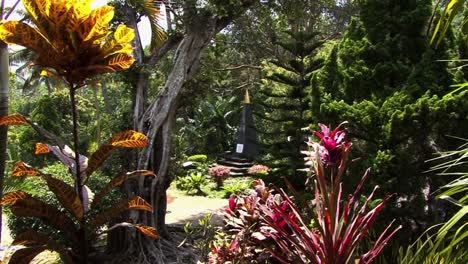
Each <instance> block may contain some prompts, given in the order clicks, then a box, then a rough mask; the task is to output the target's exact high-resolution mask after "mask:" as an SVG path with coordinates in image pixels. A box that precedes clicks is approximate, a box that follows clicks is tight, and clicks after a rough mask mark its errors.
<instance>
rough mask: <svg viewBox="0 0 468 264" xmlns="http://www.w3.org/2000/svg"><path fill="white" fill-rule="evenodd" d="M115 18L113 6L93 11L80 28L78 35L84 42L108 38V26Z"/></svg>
mask: <svg viewBox="0 0 468 264" xmlns="http://www.w3.org/2000/svg"><path fill="white" fill-rule="evenodd" d="M113 16H114V8H113V7H112V6H101V7H98V8H96V9H93V10H92V11H91V13H90V14H89V15H88V16H87V19H86V20H85V21H83V23H81V24H80V25H79V27H78V35H79V36H80V38H81V39H82V40H83V41H95V40H97V39H101V38H104V37H106V36H107V32H108V31H109V29H108V27H107V24H109V22H110V21H111V20H112V17H113Z"/></svg>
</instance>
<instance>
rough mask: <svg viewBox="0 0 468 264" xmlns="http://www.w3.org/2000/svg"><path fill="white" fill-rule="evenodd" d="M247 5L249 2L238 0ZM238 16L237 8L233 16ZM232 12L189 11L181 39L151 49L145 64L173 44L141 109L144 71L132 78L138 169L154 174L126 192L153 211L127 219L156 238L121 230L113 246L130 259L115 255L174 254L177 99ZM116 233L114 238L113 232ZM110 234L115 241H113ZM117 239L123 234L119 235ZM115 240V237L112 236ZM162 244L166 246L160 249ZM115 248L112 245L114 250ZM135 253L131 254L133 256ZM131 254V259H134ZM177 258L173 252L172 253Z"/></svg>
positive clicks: (151, 258)
mask: <svg viewBox="0 0 468 264" xmlns="http://www.w3.org/2000/svg"><path fill="white" fill-rule="evenodd" d="M242 2H243V7H244V8H247V7H249V6H250V5H252V4H253V3H254V2H255V0H243V1H242ZM238 14H240V12H237V13H236V15H238ZM236 15H232V16H225V17H221V18H220V17H218V16H216V15H213V14H211V13H209V12H205V11H204V12H195V13H194V14H193V16H192V17H191V18H190V22H189V23H188V24H189V26H188V27H187V28H186V33H185V34H184V36H183V37H181V36H175V37H174V36H173V37H169V39H168V40H167V41H166V42H165V43H164V44H163V45H162V46H161V47H160V48H159V50H157V51H155V52H154V53H153V54H152V55H151V57H149V58H147V59H148V60H147V61H146V63H148V64H149V65H154V64H155V63H156V62H157V61H158V60H159V59H160V58H161V57H162V56H163V55H164V54H165V53H166V52H167V51H168V50H170V49H171V48H172V47H174V46H177V49H176V51H175V56H174V60H173V66H172V70H171V72H170V74H169V76H168V78H167V80H166V84H165V86H164V87H163V88H162V89H161V91H160V92H159V94H158V96H157V97H156V99H154V101H153V102H152V103H151V104H150V105H149V106H148V108H147V109H146V110H145V111H144V112H143V107H142V105H143V104H142V99H143V100H146V98H145V95H144V94H143V93H142V91H145V88H146V89H147V85H148V78H149V75H146V76H145V75H143V74H141V75H140V76H139V78H143V79H140V80H138V81H137V83H136V88H137V89H136V91H137V94H136V96H137V97H138V98H136V100H135V103H136V104H135V106H137V109H134V112H133V113H134V118H135V119H137V120H134V128H135V129H136V130H138V131H140V132H143V133H145V134H146V135H147V137H148V142H149V144H148V146H147V147H146V148H145V149H144V150H143V151H142V152H141V153H140V155H139V158H138V169H149V170H152V171H154V172H156V174H157V176H156V177H155V178H153V179H151V178H149V177H142V178H140V179H138V182H133V183H130V184H127V188H126V192H127V195H139V196H141V197H143V198H144V199H145V200H147V201H148V202H150V203H151V205H152V206H153V209H154V211H153V213H146V212H145V213H141V212H132V213H131V214H130V215H129V219H127V220H128V221H131V222H134V223H142V224H145V225H149V226H153V227H156V228H157V230H158V233H159V235H160V236H161V237H162V239H161V240H159V241H157V242H156V243H150V241H148V239H147V238H145V237H143V236H141V235H140V234H138V233H136V232H135V231H134V230H126V231H125V232H126V235H125V239H124V240H123V241H122V243H119V244H120V245H118V249H119V251H120V252H123V250H124V249H125V253H124V254H125V255H127V256H133V257H134V258H132V259H121V260H120V261H122V262H128V261H132V263H164V261H165V259H166V258H167V257H168V255H171V253H174V252H175V250H176V249H175V247H174V245H173V243H171V237H170V234H169V233H168V231H167V229H166V226H165V216H166V207H167V202H166V190H167V188H168V187H169V185H170V184H171V182H172V180H173V179H172V178H171V176H170V174H169V173H168V172H169V165H170V164H169V161H170V148H171V138H172V128H173V125H174V122H175V119H176V115H177V109H178V99H179V94H180V92H181V90H182V89H183V87H184V85H185V83H186V82H187V81H189V80H191V79H192V78H193V76H194V74H195V73H196V71H197V70H198V68H199V67H198V66H199V62H200V57H201V54H202V52H203V50H204V49H205V48H206V47H207V46H208V44H209V43H210V41H211V40H212V39H213V37H214V36H215V34H216V33H218V32H219V31H220V30H222V29H223V28H225V27H226V26H227V25H228V24H229V23H230V22H231V21H232V20H233V19H234V18H235V16H236ZM117 237H118V236H117ZM117 237H116V239H118V238H117ZM120 238H123V237H122V236H120ZM114 242H115V239H114ZM166 246H168V247H167V248H166ZM114 250H115V249H114ZM135 255H136V256H135ZM135 257H136V258H135ZM173 257H175V258H177V257H178V256H177V254H175V256H173Z"/></svg>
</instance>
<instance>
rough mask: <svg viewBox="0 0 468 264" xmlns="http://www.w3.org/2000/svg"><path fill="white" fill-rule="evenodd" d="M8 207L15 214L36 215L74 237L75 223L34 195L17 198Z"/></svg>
mask: <svg viewBox="0 0 468 264" xmlns="http://www.w3.org/2000/svg"><path fill="white" fill-rule="evenodd" d="M10 209H11V212H12V213H13V214H14V215H15V216H22V217H38V218H41V220H42V221H43V222H44V223H45V224H47V225H49V226H51V227H54V228H56V229H59V230H62V231H64V232H66V233H69V234H72V236H70V237H74V235H75V232H76V227H75V224H74V223H73V221H72V220H71V219H70V218H69V217H68V216H67V215H66V214H64V213H63V212H61V211H59V210H58V209H57V208H55V207H54V206H52V205H50V204H47V203H44V202H42V201H40V200H38V199H36V198H34V197H31V196H28V197H26V198H24V199H19V200H17V201H16V202H15V203H14V204H13V205H11V207H10Z"/></svg>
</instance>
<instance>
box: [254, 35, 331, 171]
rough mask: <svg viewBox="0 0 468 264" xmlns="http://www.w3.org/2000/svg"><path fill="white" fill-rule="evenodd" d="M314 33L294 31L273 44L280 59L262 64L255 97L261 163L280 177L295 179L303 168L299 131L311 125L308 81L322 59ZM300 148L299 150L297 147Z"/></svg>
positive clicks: (300, 132)
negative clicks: (259, 86) (258, 119)
mask: <svg viewBox="0 0 468 264" xmlns="http://www.w3.org/2000/svg"><path fill="white" fill-rule="evenodd" d="M318 38H319V34H318V33H317V32H308V31H306V30H301V29H299V30H298V29H296V30H294V31H293V30H290V31H287V32H286V37H285V38H284V40H280V41H278V42H277V44H278V45H279V47H280V48H281V51H282V54H281V56H277V59H273V60H270V61H269V62H268V63H266V64H265V67H264V69H265V71H266V77H265V79H264V80H263V84H262V85H261V88H260V94H261V95H260V96H259V97H258V99H260V100H258V105H260V107H259V111H257V115H258V116H259V117H260V118H261V120H262V124H260V125H259V132H260V136H261V141H262V144H263V146H264V147H263V150H264V152H265V156H264V162H265V163H267V164H269V165H270V166H272V167H274V168H276V169H279V170H278V171H277V172H278V173H279V174H281V175H282V176H294V175H296V176H297V172H298V171H297V170H298V169H301V168H303V167H304V164H303V161H302V160H303V159H302V157H301V154H300V150H301V148H302V149H304V148H303V146H304V145H305V143H304V142H305V140H306V138H305V137H304V132H303V131H301V128H304V127H307V126H308V125H309V124H310V122H311V114H310V110H309V108H310V106H309V105H310V101H309V100H308V95H309V93H310V82H311V79H312V78H313V75H314V72H315V71H316V70H317V69H319V68H320V67H321V66H322V64H323V60H321V59H317V58H316V54H317V51H318V49H319V48H320V47H321V46H322V44H323V41H322V40H319V39H318ZM301 146H302V147H301Z"/></svg>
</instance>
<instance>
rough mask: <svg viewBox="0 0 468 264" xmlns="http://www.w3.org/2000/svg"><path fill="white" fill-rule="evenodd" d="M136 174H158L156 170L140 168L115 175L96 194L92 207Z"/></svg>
mask: <svg viewBox="0 0 468 264" xmlns="http://www.w3.org/2000/svg"><path fill="white" fill-rule="evenodd" d="M136 176H156V174H154V172H152V171H148V170H138V171H132V172H128V173H126V174H124V175H120V176H118V177H115V178H114V179H113V180H112V181H110V182H109V183H108V184H107V185H106V186H105V187H104V188H103V189H102V190H101V191H100V192H99V193H98V194H96V196H95V197H94V200H93V203H92V205H91V206H92V207H94V206H96V205H97V204H99V203H100V202H101V201H102V199H103V198H104V197H105V196H106V195H107V194H108V193H109V192H110V191H111V190H112V189H114V188H115V187H117V186H119V185H121V184H122V183H123V182H124V181H126V180H127V179H128V178H131V177H136Z"/></svg>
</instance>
